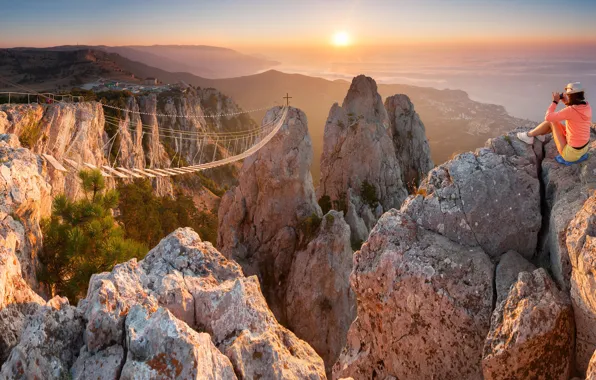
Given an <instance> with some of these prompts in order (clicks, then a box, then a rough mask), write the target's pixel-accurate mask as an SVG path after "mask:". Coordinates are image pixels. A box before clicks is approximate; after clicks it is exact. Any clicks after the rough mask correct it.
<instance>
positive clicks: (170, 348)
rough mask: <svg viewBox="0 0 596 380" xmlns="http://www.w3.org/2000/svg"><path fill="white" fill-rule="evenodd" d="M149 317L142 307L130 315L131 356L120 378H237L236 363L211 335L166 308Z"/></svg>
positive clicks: (137, 307)
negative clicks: (195, 327)
mask: <svg viewBox="0 0 596 380" xmlns="http://www.w3.org/2000/svg"><path fill="white" fill-rule="evenodd" d="M148 314H149V313H147V310H145V309H143V308H142V307H141V306H139V305H136V306H134V307H133V308H132V310H131V311H130V312H129V313H128V317H127V318H126V330H127V346H128V355H127V358H126V364H125V365H124V367H123V368H122V374H121V376H120V379H139V378H142V379H163V378H168V379H236V375H234V369H233V368H232V363H230V360H229V359H228V358H227V357H226V356H225V355H223V354H222V353H221V352H219V351H218V350H217V348H216V347H215V346H214V345H213V343H212V342H211V338H210V337H209V335H208V334H204V333H202V334H200V333H197V332H196V331H194V330H192V329H191V328H190V327H188V325H187V324H186V323H184V322H181V321H180V320H178V319H176V318H175V317H174V316H173V315H172V314H171V313H170V312H169V311H167V310H166V309H164V308H159V309H158V310H157V311H156V312H155V313H153V314H151V315H148ZM86 375H87V376H88V377H91V376H90V375H91V374H90V373H87V374H86Z"/></svg>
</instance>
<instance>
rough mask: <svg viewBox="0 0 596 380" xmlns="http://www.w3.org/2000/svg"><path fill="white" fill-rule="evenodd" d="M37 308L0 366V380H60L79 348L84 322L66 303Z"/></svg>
mask: <svg viewBox="0 0 596 380" xmlns="http://www.w3.org/2000/svg"><path fill="white" fill-rule="evenodd" d="M54 304H55V305H59V307H60V308H59V309H56V308H54V307H50V306H44V307H42V308H40V309H39V310H38V311H37V313H36V314H35V315H34V316H33V317H32V319H31V320H30V321H29V322H28V324H27V327H26V328H25V330H24V331H23V333H22V335H21V337H20V340H19V344H18V345H17V346H16V347H14V348H13V349H12V351H11V353H10V356H9V357H8V360H7V361H6V362H5V363H4V365H3V366H2V370H1V372H0V379H3V380H4V379H23V380H25V379H48V380H50V379H56V380H58V379H64V378H68V377H69V374H70V367H71V366H72V365H73V363H74V361H75V359H76V357H77V355H78V352H79V349H80V348H81V346H82V345H83V328H84V322H83V320H82V318H81V316H80V315H79V313H78V312H77V310H76V309H75V308H74V307H72V306H70V305H68V301H67V300H66V299H61V300H59V301H58V302H55V303H54Z"/></svg>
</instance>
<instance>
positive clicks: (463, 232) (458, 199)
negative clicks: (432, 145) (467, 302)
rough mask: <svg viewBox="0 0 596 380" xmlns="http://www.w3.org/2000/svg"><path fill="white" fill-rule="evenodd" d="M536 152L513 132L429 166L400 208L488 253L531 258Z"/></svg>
mask: <svg viewBox="0 0 596 380" xmlns="http://www.w3.org/2000/svg"><path fill="white" fill-rule="evenodd" d="M539 163H540V162H539V157H538V156H537V155H536V153H535V152H534V150H533V147H531V146H528V145H526V144H524V143H523V142H521V141H519V140H517V139H515V138H514V137H512V135H506V136H501V137H499V138H496V139H492V140H489V141H488V143H487V147H485V148H481V149H478V150H477V151H476V152H475V153H463V154H460V155H458V156H457V157H455V158H454V159H453V160H451V161H448V162H446V163H445V164H443V165H440V166H438V167H436V168H435V169H433V170H432V171H431V172H430V173H429V175H428V177H427V178H426V179H425V180H424V181H423V182H422V184H421V185H420V190H419V191H418V194H419V195H418V196H415V197H410V198H409V199H408V200H406V202H404V204H403V205H402V211H403V212H405V213H406V214H408V215H410V217H411V218H412V219H413V220H416V221H417V223H418V224H420V225H421V226H423V227H424V228H426V229H428V230H431V231H434V232H437V233H439V234H441V235H444V236H445V237H447V238H449V239H450V240H452V241H454V242H457V243H459V244H463V245H466V246H480V247H481V248H482V249H483V250H484V251H485V252H486V253H487V254H489V255H490V256H491V257H492V258H494V259H498V258H499V257H500V256H501V255H502V254H503V253H505V252H507V251H509V250H514V251H516V252H518V253H520V254H521V255H522V256H523V257H525V258H531V257H532V256H533V255H534V252H535V250H536V245H537V240H538V233H539V231H540V227H541V209H540V183H539V180H538V165H539Z"/></svg>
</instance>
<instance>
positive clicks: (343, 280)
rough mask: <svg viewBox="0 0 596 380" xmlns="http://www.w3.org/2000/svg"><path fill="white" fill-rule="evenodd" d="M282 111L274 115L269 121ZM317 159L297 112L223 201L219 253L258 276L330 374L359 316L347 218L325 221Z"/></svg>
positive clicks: (281, 316)
mask: <svg viewBox="0 0 596 380" xmlns="http://www.w3.org/2000/svg"><path fill="white" fill-rule="evenodd" d="M279 111H280V108H274V109H272V110H270V111H269V112H268V113H267V115H266V116H265V118H264V120H263V123H267V122H268V121H269V120H272V119H273V118H274V117H275V114H276V113H277V112H279ZM311 161H312V145H311V140H310V136H309V133H308V124H307V120H306V116H305V115H304V113H303V112H302V111H300V110H298V109H295V108H291V109H290V110H289V113H288V116H287V118H286V122H285V123H284V125H283V126H282V128H281V129H280V131H279V132H278V134H277V135H276V136H275V137H274V138H273V139H272V140H271V142H270V143H269V144H267V145H266V146H265V147H264V148H262V149H261V150H259V151H258V152H257V153H255V154H254V155H252V156H251V157H249V158H247V159H246V160H245V161H244V164H243V167H242V169H241V172H240V176H239V179H238V186H237V187H234V188H232V189H231V190H230V191H228V192H227V193H226V194H225V195H224V197H223V198H222V202H221V205H220V209H219V236H218V247H219V248H220V249H221V251H222V253H223V254H224V255H225V256H226V257H228V258H232V259H234V260H236V261H237V262H238V263H239V264H240V265H241V266H242V268H243V270H244V273H246V274H249V275H253V274H254V275H257V276H258V278H259V280H260V281H261V284H262V288H263V292H264V294H265V297H266V299H267V301H268V304H269V307H270V308H271V310H272V311H273V313H274V314H275V316H276V317H277V318H278V320H280V322H282V323H283V324H284V325H287V326H288V327H289V328H290V329H292V331H294V332H296V334H297V335H298V336H299V337H300V338H302V339H305V340H306V341H307V342H308V343H310V344H311V345H313V347H314V348H315V349H316V350H317V352H318V353H319V354H320V355H321V356H323V358H324V359H325V363H326V365H327V368H328V369H330V368H331V366H332V365H333V363H334V362H335V359H336V358H337V356H338V354H339V348H340V347H341V346H343V342H344V341H345V335H346V332H347V329H348V327H349V325H350V323H351V322H352V320H353V317H354V303H355V300H354V297H353V294H352V293H351V290H350V286H349V282H348V277H349V274H350V271H351V268H352V249H351V247H350V240H349V239H350V229H349V227H348V225H347V224H346V223H345V221H344V218H343V214H341V213H338V212H335V211H330V212H329V213H328V214H327V215H325V216H323V215H322V212H321V208H320V207H319V205H318V204H317V202H316V199H315V191H314V187H313V184H312V177H311V174H310V164H311ZM306 284H308V285H306ZM301 310H309V313H310V315H309V316H308V317H305V316H304V315H303V314H301V313H300V311H301Z"/></svg>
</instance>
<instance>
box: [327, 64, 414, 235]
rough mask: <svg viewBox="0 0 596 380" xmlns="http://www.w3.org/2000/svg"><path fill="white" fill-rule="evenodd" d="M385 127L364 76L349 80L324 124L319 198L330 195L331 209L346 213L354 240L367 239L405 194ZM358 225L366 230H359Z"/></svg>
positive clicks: (383, 114)
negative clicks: (344, 93) (340, 99)
mask: <svg viewBox="0 0 596 380" xmlns="http://www.w3.org/2000/svg"><path fill="white" fill-rule="evenodd" d="M389 128H390V122H389V118H388V115H387V111H386V110H385V107H384V106H383V102H382V99H381V96H380V95H379V93H378V92H377V84H376V83H375V81H374V80H373V79H372V78H369V77H365V76H364V75H360V76H357V77H355V78H354V79H353V80H352V84H351V86H350V89H349V90H348V93H347V95H346V97H345V99H344V102H343V104H342V106H341V107H340V106H339V105H338V104H337V103H336V104H334V105H333V106H332V107H331V110H330V111H329V117H328V118H327V123H326V124H325V134H324V140H323V153H322V155H321V179H320V184H319V187H318V189H317V197H318V198H319V199H322V198H323V197H329V200H330V201H331V203H332V205H333V208H334V209H336V210H342V211H344V213H345V214H346V216H347V217H346V221H347V222H348V224H349V225H350V227H351V228H352V241H353V242H354V243H362V241H363V240H366V236H367V235H368V232H369V231H370V230H371V229H372V228H373V227H374V224H375V223H376V221H377V219H378V218H379V217H380V216H381V214H382V213H383V212H384V211H387V210H389V209H391V208H394V207H399V205H400V204H401V202H402V201H403V200H404V199H405V198H406V196H407V191H406V186H405V184H404V183H403V181H402V178H403V177H402V172H401V167H400V163H399V161H398V157H397V155H396V153H395V147H394V145H393V139H392V135H391V132H390V130H389ZM362 225H364V226H366V229H365V232H364V233H357V232H359V231H361V230H362Z"/></svg>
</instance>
